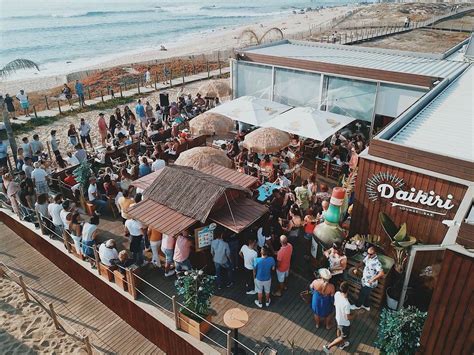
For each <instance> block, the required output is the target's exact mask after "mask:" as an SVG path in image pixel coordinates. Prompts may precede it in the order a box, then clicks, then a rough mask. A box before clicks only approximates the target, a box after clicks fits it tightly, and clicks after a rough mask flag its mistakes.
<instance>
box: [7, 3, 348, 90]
mask: <svg viewBox="0 0 474 355" xmlns="http://www.w3.org/2000/svg"><path fill="white" fill-rule="evenodd" d="M353 9H354V7H349V6H339V7H333V8H327V9H323V10H319V11H310V12H307V13H305V14H289V15H288V16H285V17H278V18H273V19H269V20H267V21H259V22H255V23H253V24H250V25H243V26H236V27H232V28H228V27H227V28H226V27H224V28H220V29H216V30H210V31H208V32H205V33H197V34H190V35H189V37H188V38H186V39H184V40H181V41H179V42H177V43H164V45H165V47H166V48H167V51H161V50H160V49H159V48H157V49H154V50H147V51H143V52H136V51H135V52H134V53H126V52H123V53H119V54H117V56H116V57H114V58H113V59H106V60H105V61H103V62H100V63H98V64H94V65H91V66H88V67H84V68H80V70H93V69H105V68H111V67H116V66H124V65H130V64H133V63H140V62H145V61H150V60H162V59H168V58H173V57H182V56H193V55H195V56H197V55H199V54H207V53H212V52H214V51H217V50H228V49H231V48H236V47H242V46H245V45H248V44H249V41H248V38H241V34H242V32H243V31H244V30H246V29H250V30H253V31H254V32H256V33H257V34H258V35H259V36H261V35H263V34H264V33H265V32H266V31H267V30H268V29H270V28H272V27H278V28H280V29H281V30H282V32H283V34H284V35H286V36H291V35H294V34H297V33H301V32H304V31H308V32H309V30H310V28H311V27H312V28H316V27H319V26H320V25H324V24H325V23H327V22H329V21H331V19H333V18H334V17H337V16H341V15H343V14H345V13H346V12H348V11H351V10H353ZM66 74H69V73H61V74H58V75H53V76H43V74H42V73H41V72H39V73H36V74H32V77H31V78H30V79H22V80H12V81H2V82H1V83H0V92H2V93H3V92H10V93H16V92H18V90H20V89H25V90H26V91H27V92H32V91H39V90H47V89H51V88H54V87H57V86H58V85H62V84H63V83H64V82H65V81H66Z"/></svg>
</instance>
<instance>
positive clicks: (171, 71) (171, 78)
mask: <svg viewBox="0 0 474 355" xmlns="http://www.w3.org/2000/svg"><path fill="white" fill-rule="evenodd" d="M172 80H173V69H171V68H170V88H172V87H173V82H172Z"/></svg>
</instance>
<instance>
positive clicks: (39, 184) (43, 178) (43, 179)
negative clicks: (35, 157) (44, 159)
mask: <svg viewBox="0 0 474 355" xmlns="http://www.w3.org/2000/svg"><path fill="white" fill-rule="evenodd" d="M33 167H34V169H33V171H32V172H31V179H32V180H33V182H34V184H35V187H36V193H37V194H38V195H41V194H47V193H49V188H48V180H47V179H48V173H47V172H46V170H44V169H43V168H42V167H41V163H40V162H38V161H37V162H36V163H34V164H33Z"/></svg>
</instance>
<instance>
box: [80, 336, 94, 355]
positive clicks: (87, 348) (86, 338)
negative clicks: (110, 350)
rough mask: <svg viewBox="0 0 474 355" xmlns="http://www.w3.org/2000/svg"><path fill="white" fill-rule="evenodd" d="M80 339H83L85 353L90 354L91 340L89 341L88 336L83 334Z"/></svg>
mask: <svg viewBox="0 0 474 355" xmlns="http://www.w3.org/2000/svg"><path fill="white" fill-rule="evenodd" d="M82 340H83V341H84V344H85V346H86V352H87V355H92V347H91V342H90V341H89V336H85V337H84V338H83V339H82Z"/></svg>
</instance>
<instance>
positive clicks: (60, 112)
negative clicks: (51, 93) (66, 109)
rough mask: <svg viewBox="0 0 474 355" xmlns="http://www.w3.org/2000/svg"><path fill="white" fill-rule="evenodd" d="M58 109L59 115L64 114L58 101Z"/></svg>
mask: <svg viewBox="0 0 474 355" xmlns="http://www.w3.org/2000/svg"><path fill="white" fill-rule="evenodd" d="M58 109H59V114H62V113H63V112H62V111H61V104H60V103H59V101H58Z"/></svg>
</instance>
